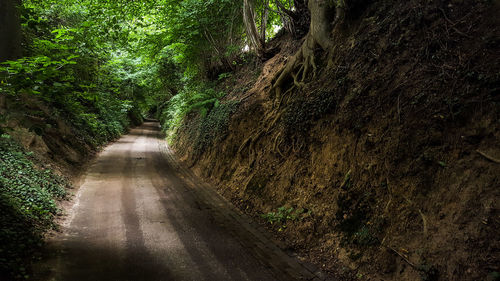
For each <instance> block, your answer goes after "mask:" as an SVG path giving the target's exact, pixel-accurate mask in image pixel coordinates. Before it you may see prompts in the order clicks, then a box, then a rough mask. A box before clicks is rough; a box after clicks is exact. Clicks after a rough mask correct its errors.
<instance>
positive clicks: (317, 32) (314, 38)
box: [273, 0, 345, 100]
mask: <svg viewBox="0 0 500 281" xmlns="http://www.w3.org/2000/svg"><path fill="white" fill-rule="evenodd" d="M332 2H333V1H328V0H309V1H308V9H309V11H310V13H311V21H310V25H309V32H308V33H307V35H306V37H305V40H304V43H303V44H302V46H301V48H300V49H299V51H298V52H297V53H296V54H295V55H294V56H293V57H291V58H290V60H288V62H287V64H286V65H285V66H284V67H283V69H282V70H281V71H280V72H278V73H277V75H276V77H275V79H274V81H275V82H274V84H273V89H275V93H276V98H277V99H278V100H279V99H281V96H282V92H283V88H284V87H285V86H286V83H287V82H288V81H289V80H292V81H293V84H292V86H291V88H289V89H288V90H287V91H291V90H292V89H293V88H294V87H301V86H302V85H303V84H304V80H305V79H306V77H307V76H308V75H309V74H310V73H311V71H312V74H313V76H314V75H316V68H317V67H316V63H315V57H314V50H315V49H318V47H319V48H321V49H322V50H324V51H327V50H328V49H330V47H331V46H332V43H333V42H332V40H331V38H330V33H331V31H332V29H333V26H334V25H335V24H337V23H338V22H339V21H341V20H342V19H343V17H344V16H343V14H344V7H345V3H344V2H345V1H344V0H337V1H335V3H332Z"/></svg>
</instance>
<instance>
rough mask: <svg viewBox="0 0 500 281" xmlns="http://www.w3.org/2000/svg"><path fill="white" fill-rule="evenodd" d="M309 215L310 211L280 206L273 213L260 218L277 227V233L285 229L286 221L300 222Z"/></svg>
mask: <svg viewBox="0 0 500 281" xmlns="http://www.w3.org/2000/svg"><path fill="white" fill-rule="evenodd" d="M310 214H311V211H310V210H306V209H303V208H293V207H289V208H288V207H286V206H281V207H279V208H278V209H277V210H276V211H275V212H269V213H267V214H262V215H261V217H262V218H263V219H265V220H266V221H267V222H268V223H270V224H273V225H277V226H278V227H279V228H278V231H283V230H284V229H285V228H286V223H287V222H288V221H298V220H302V219H303V218H304V217H306V216H308V215H310Z"/></svg>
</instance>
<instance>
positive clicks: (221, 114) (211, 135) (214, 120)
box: [194, 100, 239, 156]
mask: <svg viewBox="0 0 500 281" xmlns="http://www.w3.org/2000/svg"><path fill="white" fill-rule="evenodd" d="M238 105H239V102H238V101H232V102H226V103H219V102H218V100H216V101H215V102H214V106H213V108H212V109H211V110H210V111H209V113H208V114H206V113H204V111H201V121H200V123H199V127H198V136H197V138H196V142H195V144H194V153H195V155H197V156H199V155H201V153H203V152H204V151H205V149H206V148H208V147H210V146H211V145H212V144H213V143H214V142H220V141H222V139H224V138H225V137H226V135H227V130H228V127H229V120H230V117H231V115H232V114H233V113H234V112H235V111H236V109H237V108H238Z"/></svg>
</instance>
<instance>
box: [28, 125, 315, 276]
mask: <svg viewBox="0 0 500 281" xmlns="http://www.w3.org/2000/svg"><path fill="white" fill-rule="evenodd" d="M159 136H160V134H159V126H158V123H155V122H147V123H145V124H144V125H142V126H141V127H138V128H135V129H133V130H132V131H131V132H130V134H128V135H126V136H123V137H122V138H121V139H120V140H118V141H117V142H115V143H113V144H112V145H110V146H108V147H107V148H106V149H105V150H104V151H103V152H102V153H101V154H100V155H99V157H98V158H97V159H96V160H95V161H94V163H93V164H92V165H91V166H90V168H89V170H88V171H87V173H86V175H85V179H84V181H83V184H82V186H81V187H80V189H79V191H78V193H77V195H76V198H75V204H74V206H73V208H72V210H71V211H70V212H69V217H68V219H67V221H66V223H65V225H63V231H62V233H61V234H60V235H57V237H55V238H53V239H52V241H50V242H49V245H48V250H47V252H48V253H50V255H49V257H48V258H47V260H46V261H43V262H41V263H40V265H39V266H38V269H37V271H38V273H37V272H36V271H35V273H36V275H35V278H37V279H40V280H68V281H69V280H71V281H78V280H93V281H96V280H172V281H175V280H217V281H219V280H259V281H260V280H262V281H264V280H312V279H314V278H315V277H316V276H315V275H314V274H312V273H311V272H310V271H309V270H308V269H307V268H306V267H304V266H302V265H301V264H300V263H298V262H297V261H296V260H295V258H292V257H290V256H288V255H286V254H285V253H284V252H282V251H281V250H279V248H278V247H276V246H275V245H274V244H273V243H271V242H270V240H269V239H268V236H266V234H263V232H262V231H260V230H257V229H256V228H255V227H253V226H252V225H251V224H250V223H249V219H248V218H247V217H245V216H244V215H242V214H240V213H239V212H237V211H236V210H235V209H234V207H232V206H231V205H230V204H229V203H228V202H227V201H225V200H224V199H223V198H221V197H220V196H219V195H218V194H217V193H216V192H215V191H214V190H213V189H212V188H210V187H208V186H207V185H206V184H203V183H201V182H200V181H199V180H197V178H196V177H195V176H194V175H193V174H192V173H191V172H190V171H189V170H187V169H185V168H183V167H182V165H180V164H178V162H177V161H176V159H175V157H174V155H173V154H172V152H171V151H170V149H169V148H168V147H167V145H166V144H165V142H164V141H163V140H162V139H161V138H160V137H159Z"/></svg>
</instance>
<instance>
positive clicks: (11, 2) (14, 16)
mask: <svg viewBox="0 0 500 281" xmlns="http://www.w3.org/2000/svg"><path fill="white" fill-rule="evenodd" d="M19 5H20V1H18V0H0V62H3V61H6V60H13V59H17V58H19V57H20V56H21V54H22V52H21V23H20V19H19V10H18V6H19Z"/></svg>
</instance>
